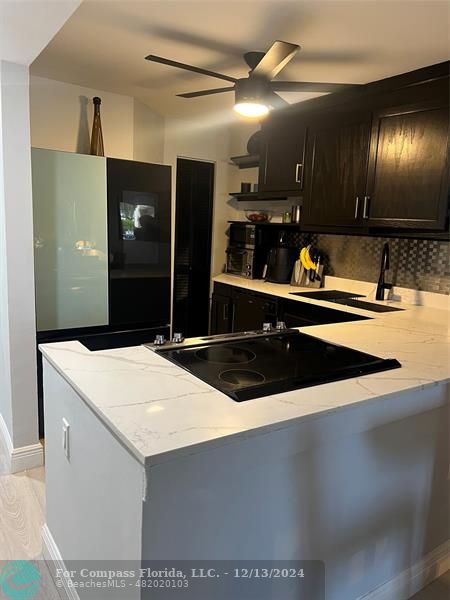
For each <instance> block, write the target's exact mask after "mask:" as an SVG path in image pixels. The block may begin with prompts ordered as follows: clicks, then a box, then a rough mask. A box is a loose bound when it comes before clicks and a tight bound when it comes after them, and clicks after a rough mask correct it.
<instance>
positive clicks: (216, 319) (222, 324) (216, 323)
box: [211, 292, 233, 334]
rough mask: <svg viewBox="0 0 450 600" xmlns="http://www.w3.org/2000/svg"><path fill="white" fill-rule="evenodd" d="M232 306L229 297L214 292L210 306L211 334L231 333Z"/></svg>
mask: <svg viewBox="0 0 450 600" xmlns="http://www.w3.org/2000/svg"><path fill="white" fill-rule="evenodd" d="M232 311H233V304H232V300H231V296H227V295H224V294H220V293H216V292H214V294H213V296H212V304H211V333H212V334H220V333H231V324H232Z"/></svg>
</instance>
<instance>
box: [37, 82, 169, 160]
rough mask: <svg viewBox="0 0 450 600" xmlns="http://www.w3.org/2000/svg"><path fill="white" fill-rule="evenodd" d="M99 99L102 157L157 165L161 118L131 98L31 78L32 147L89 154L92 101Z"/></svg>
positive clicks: (161, 136) (161, 144) (162, 121)
mask: <svg viewBox="0 0 450 600" xmlns="http://www.w3.org/2000/svg"><path fill="white" fill-rule="evenodd" d="M94 96H99V97H100V98H101V99H102V105H101V116H102V129H103V140H104V145H105V154H106V156H110V157H112V158H124V159H129V160H141V161H144V162H156V163H158V162H162V158H163V148H164V139H163V136H164V118H163V117H161V115H159V114H158V113H155V112H154V111H152V110H151V109H150V108H149V107H148V106H146V105H145V104H143V103H142V102H139V101H137V100H136V99H135V98H133V97H132V96H125V95H122V94H114V93H112V92H106V91H103V90H97V89H92V88H87V87H82V86H78V85H73V84H71V83H65V82H62V81H55V80H52V79H46V78H43V77H36V76H32V77H31V81H30V112H31V145H32V146H33V147H37V148H47V149H52V150H63V151H66V152H78V153H80V154H89V147H90V132H91V129H92V118H93V105H92V98H93V97H94Z"/></svg>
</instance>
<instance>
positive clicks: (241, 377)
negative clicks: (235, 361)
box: [219, 369, 266, 385]
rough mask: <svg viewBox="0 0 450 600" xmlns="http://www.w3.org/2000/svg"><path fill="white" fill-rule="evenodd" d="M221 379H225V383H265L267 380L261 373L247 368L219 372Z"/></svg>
mask: <svg viewBox="0 0 450 600" xmlns="http://www.w3.org/2000/svg"><path fill="white" fill-rule="evenodd" d="M219 379H221V380H222V381H225V383H231V384H232V385H256V384H258V383H263V382H264V381H265V380H266V378H265V377H264V375H262V374H261V373H258V372H257V371H248V370H245V369H229V370H228V371H222V373H219Z"/></svg>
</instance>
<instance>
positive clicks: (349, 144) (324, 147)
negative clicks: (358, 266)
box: [303, 111, 371, 227]
mask: <svg viewBox="0 0 450 600" xmlns="http://www.w3.org/2000/svg"><path fill="white" fill-rule="evenodd" d="M370 129H371V114H370V112H369V113H367V112H360V111H348V112H342V111H336V112H331V113H329V114H327V115H319V116H316V117H315V118H314V120H313V122H312V123H311V124H310V126H309V134H308V144H307V156H308V158H307V161H306V167H305V169H306V170H305V192H304V195H303V222H304V223H305V224H306V225H318V226H324V225H325V226H326V225H333V226H353V227H355V226H357V225H358V224H360V222H361V218H362V212H361V211H362V205H363V198H364V195H365V189H366V175H367V160H368V152H369V140H370Z"/></svg>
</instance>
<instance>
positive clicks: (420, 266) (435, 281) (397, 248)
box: [289, 233, 450, 294]
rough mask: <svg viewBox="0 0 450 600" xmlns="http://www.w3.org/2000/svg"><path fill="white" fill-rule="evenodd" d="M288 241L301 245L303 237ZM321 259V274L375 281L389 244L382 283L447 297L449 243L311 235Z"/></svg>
mask: <svg viewBox="0 0 450 600" xmlns="http://www.w3.org/2000/svg"><path fill="white" fill-rule="evenodd" d="M290 237H291V238H292V239H291V240H289V241H290V242H291V243H293V244H295V245H296V246H297V245H298V246H300V245H304V243H306V241H307V240H308V238H307V237H306V235H305V234H294V233H291V236H290ZM309 239H310V240H311V241H312V243H313V244H314V245H315V246H317V247H318V248H319V249H320V250H321V251H322V253H323V254H324V256H325V261H324V262H325V269H326V270H325V272H326V273H328V274H329V275H334V276H336V277H344V278H346V279H358V280H361V281H373V282H376V281H378V275H379V272H380V261H381V251H382V248H383V244H384V243H385V242H388V243H389V249H390V269H389V271H387V273H386V281H389V282H392V283H394V285H397V286H399V287H406V288H412V289H416V290H423V291H427V292H435V293H439V294H450V242H447V241H440V240H419V239H404V238H383V237H360V236H350V235H325V234H313V235H311V236H309Z"/></svg>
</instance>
